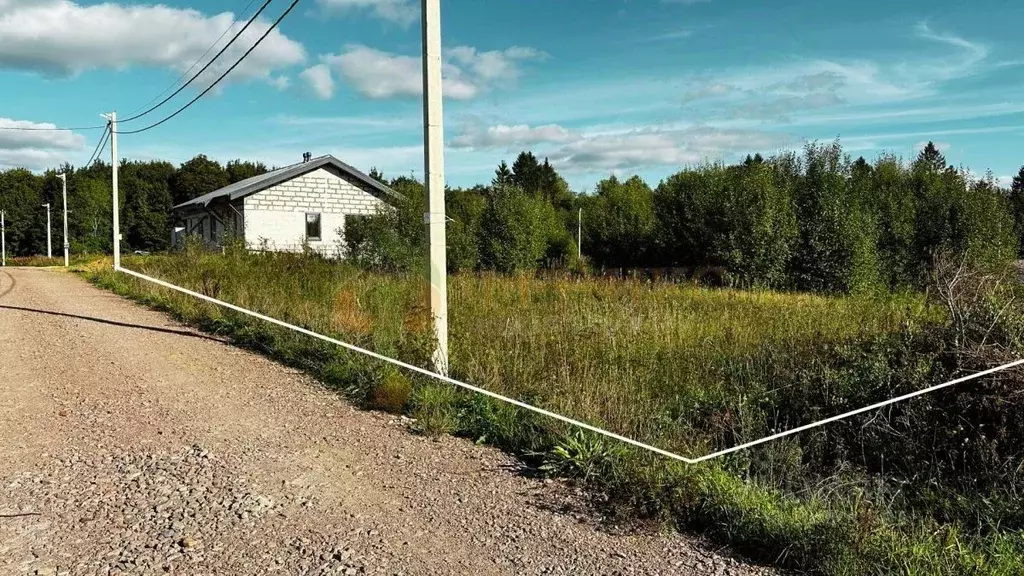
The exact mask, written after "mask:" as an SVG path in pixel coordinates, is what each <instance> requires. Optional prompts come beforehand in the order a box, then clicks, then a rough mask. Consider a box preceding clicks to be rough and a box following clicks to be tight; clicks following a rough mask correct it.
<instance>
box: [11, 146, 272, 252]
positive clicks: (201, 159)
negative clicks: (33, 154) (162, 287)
mask: <svg viewBox="0 0 1024 576" xmlns="http://www.w3.org/2000/svg"><path fill="white" fill-rule="evenodd" d="M267 170H268V169H267V167H266V166H265V165H263V164H262V163H260V162H249V161H243V160H234V161H231V162H228V163H227V164H226V165H222V164H220V163H219V162H217V161H214V160H211V159H209V158H207V157H206V156H203V155H199V156H196V157H195V158H193V159H191V160H189V161H188V162H185V163H184V164H182V165H180V166H177V167H176V166H174V165H173V164H171V163H169V162H162V161H147V162H141V161H131V162H129V161H123V162H122V163H121V165H120V166H119V167H118V188H119V190H120V192H121V194H120V201H121V234H122V236H123V237H124V244H123V245H122V248H123V249H128V250H145V251H160V250H166V249H168V248H169V247H170V240H171V237H170V236H171V226H172V225H173V224H174V221H173V216H172V214H171V207H173V206H175V205H176V204H180V203H182V202H185V201H187V200H190V199H192V198H195V197H196V196H201V195H202V194H206V193H207V192H211V191H213V190H216V189H218V188H222V187H224V186H227V185H229V184H232V183H234V182H238V181H240V180H244V179H246V178H249V177H252V176H256V175H259V174H263V173H266V172H267ZM61 173H64V174H67V175H68V178H67V186H68V194H67V195H68V206H67V208H68V236H69V238H70V240H71V242H70V244H71V251H72V252H75V253H110V252H112V251H113V232H112V230H111V214H112V210H111V200H112V199H111V193H110V191H111V167H110V164H108V163H104V162H102V161H96V162H95V163H93V164H92V165H90V166H83V167H79V168H75V167H73V166H71V165H70V164H65V165H63V166H61V167H59V168H55V169H51V170H47V171H45V172H44V173H42V174H33V173H32V172H30V171H28V170H25V169H13V170H7V171H0V210H3V211H4V212H5V215H6V224H7V250H8V253H9V254H11V255H14V256H30V255H37V254H45V253H46V209H45V208H44V207H43V205H44V204H46V203H49V204H50V206H51V210H52V215H51V218H52V244H53V247H54V252H55V253H56V252H58V251H59V250H58V249H57V247H58V246H63V244H64V237H63V235H64V230H63V223H62V221H61V219H62V217H63V216H62V212H63V208H64V206H63V200H62V190H61V181H60V179H59V178H58V177H57V175H58V174H61Z"/></svg>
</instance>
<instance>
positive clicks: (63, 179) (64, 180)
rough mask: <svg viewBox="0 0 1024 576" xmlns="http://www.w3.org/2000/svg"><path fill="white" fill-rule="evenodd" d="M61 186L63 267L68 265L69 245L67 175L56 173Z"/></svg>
mask: <svg viewBox="0 0 1024 576" xmlns="http://www.w3.org/2000/svg"><path fill="white" fill-rule="evenodd" d="M57 176H58V177H59V178H60V181H61V184H62V187H61V191H62V194H63V196H64V267H65V268H67V267H68V248H70V247H71V245H70V244H68V175H67V174H58V175H57Z"/></svg>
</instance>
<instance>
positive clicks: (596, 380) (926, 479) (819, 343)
mask: <svg viewBox="0 0 1024 576" xmlns="http://www.w3.org/2000/svg"><path fill="white" fill-rule="evenodd" d="M187 164H188V166H185V165H183V166H182V167H181V168H180V169H178V171H171V172H168V174H170V175H169V176H167V177H166V178H165V180H164V182H165V184H164V185H163V186H167V187H168V188H167V189H168V190H170V187H173V186H179V185H182V186H184V185H185V184H188V185H195V187H197V188H202V186H200V183H202V182H206V181H207V180H210V179H209V178H206V179H204V178H203V177H200V176H201V175H203V174H205V175H206V176H209V175H210V174H214V173H216V169H215V168H219V166H211V164H210V162H209V161H207V160H205V159H203V161H202V162H200V161H198V159H197V160H194V161H192V162H191V163H187ZM239 166H240V165H238V164H236V165H235V167H236V168H238V167H239ZM136 168H138V169H139V170H141V169H142V167H141V165H140V166H136ZM221 170H223V169H222V168H221ZM371 175H372V176H373V177H375V178H378V179H380V180H382V181H384V177H383V175H382V174H380V173H379V172H377V171H372V173H371ZM214 180H216V179H214ZM210 181H213V180H210ZM216 181H217V182H219V181H220V180H216ZM140 182H141V180H140ZM153 182H154V181H148V184H147V186H146V188H145V189H146V190H147V191H146V192H145V194H142V193H140V192H138V191H134V192H133V191H131V190H130V191H128V192H127V193H126V194H125V195H124V196H125V197H126V198H127V200H126V203H127V204H126V206H125V207H124V208H123V210H125V211H128V212H129V213H132V212H131V211H132V210H136V211H137V212H135V213H136V214H138V215H142V214H150V215H152V214H154V212H152V211H151V212H144V211H141V210H142V208H143V207H142V206H141V205H140V204H138V202H139V201H138V200H132V198H133V197H135V195H139V196H141V197H146V194H150V195H153V194H156V193H157V192H158V191H159V190H163V188H161V187H160V186H161V185H159V184H158V183H157V184H154V183H153ZM157 182H159V181H157ZM387 183H388V184H389V185H390V186H392V187H393V188H394V189H396V190H397V191H399V192H400V193H402V195H403V196H404V197H405V198H406V201H405V202H403V203H401V204H399V205H398V206H395V207H393V208H389V209H385V210H383V211H382V212H381V213H379V214H377V215H375V216H370V217H360V218H349V219H348V220H347V221H346V230H345V239H346V242H345V244H344V245H341V246H338V247H337V251H338V252H339V253H340V254H343V255H345V256H346V257H347V260H346V261H332V260H327V259H324V258H322V257H320V256H317V255H314V254H312V253H308V254H273V253H262V254H253V253H249V252H247V251H246V250H245V249H244V247H242V246H241V245H238V244H233V243H228V244H227V245H226V247H225V250H224V251H223V253H218V254H214V253H210V252H207V251H205V250H203V249H201V248H200V247H199V245H198V244H191V243H190V244H189V245H188V246H186V248H185V249H184V250H183V251H180V252H176V253H172V254H161V255H155V256H148V257H134V256H130V257H125V259H124V265H125V266H127V267H129V268H132V269H134V270H137V271H140V272H143V273H146V274H149V275H152V276H155V277H159V278H162V279H165V280H167V281H170V282H173V283H175V284H177V285H180V286H183V287H186V288H190V289H192V290H195V291H199V292H201V293H204V294H207V295H209V296H212V297H215V298H219V299H221V300H225V301H228V302H232V303H234V304H237V305H239V306H243V307H246V308H249V309H252V310H255V311H258V312H261V313H264V314H267V315H270V316H273V317H275V318H279V319H282V320H285V321H288V322H291V323H294V324H298V325H302V326H305V327H307V328H309V329H312V330H315V331H317V332H321V333H324V334H329V335H332V336H335V337H337V338H339V339H343V340H345V341H348V342H352V343H354V344H358V345H360V346H363V347H366V348H369V349H372V350H375V351H377V352H380V353H382V354H386V355H389V356H392V357H395V358H399V359H402V360H405V361H407V362H411V363H415V364H417V365H421V366H425V367H428V366H429V365H430V362H429V357H430V353H431V350H432V348H433V342H432V339H431V338H432V336H431V326H430V323H431V319H430V313H429V310H428V308H427V306H428V304H427V303H428V297H427V285H426V282H425V281H424V279H423V273H422V271H423V270H425V269H426V263H425V260H424V257H425V255H426V234H425V232H426V230H425V227H424V226H423V223H422V222H423V221H422V214H423V212H424V210H425V197H424V193H423V187H422V185H420V183H418V182H416V181H415V180H412V179H410V178H406V177H399V178H394V179H392V180H390V181H388V182H387ZM136 186H141V183H137V184H136ZM202 191H204V192H205V191H208V190H205V189H204V190H202ZM176 194H177V193H176ZM133 202H135V204H132V203H133ZM448 207H449V215H450V216H451V218H452V221H451V222H450V224H449V226H448V258H449V267H450V269H451V272H452V273H453V276H452V278H451V281H450V288H449V300H450V307H451V308H450V310H451V318H450V328H451V340H450V346H451V372H452V375H453V376H454V377H456V378H459V379H462V380H465V381H467V382H471V383H473V384H477V385H479V386H482V387H484V388H487V389H489V390H493V391H495V392H500V393H503V394H506V395H509V396H512V397H515V398H518V399H520V400H523V401H527V402H530V403H532V404H535V405H538V406H541V407H544V408H547V409H549V410H554V411H557V412H560V413H562V414H565V415H568V416H572V417H574V418H578V419H582V420H585V421H587V422H590V423H593V424H595V425H598V426H602V427H605V428H607V429H609V430H612V431H614V432H618V433H620V434H625V435H628V436H630V437H633V438H636V439H638V440H641V441H644V442H647V443H650V444H652V445H655V446H659V447H661V448H664V449H666V450H671V451H673V452H677V453H681V454H684V455H688V456H700V455H703V454H707V453H709V452H713V451H716V450H719V449H723V448H727V447H730V446H736V445H738V444H741V443H743V442H745V441H749V440H753V439H757V438H761V437H764V436H766V435H769V434H772V433H774V432H779V431H782V430H786V429H791V428H793V427H796V426H799V425H801V424H806V423H809V422H812V421H815V420H819V419H821V418H825V417H828V416H831V415H835V414H839V413H842V412H845V411H847V410H851V409H854V408H857V407H861V406H865V405H868V404H871V403H873V402H876V401H880V400H884V399H887V398H891V397H893V396H896V395H899V394H902V393H906V392H910V391H913V390H918V389H921V388H924V387H927V386H930V385H934V384H939V383H942V382H946V381H948V380H950V379H952V378H956V377H958V376H962V375H966V374H970V373H972V372H977V371H980V370H983V369H986V368H990V367H994V366H997V365H999V364H1002V363H1005V362H1007V361H1010V360H1013V359H1016V358H1020V357H1022V355H1024V354H1022V352H1024V350H1022V341H1024V305H1021V304H1020V300H1021V297H1022V296H1024V294H1022V289H1021V284H1020V281H1019V278H1018V276H1017V273H1016V271H1015V270H1014V269H1013V268H1012V267H1011V266H1010V262H1011V261H1012V260H1014V259H1015V258H1016V257H1017V255H1018V254H1019V251H1020V247H1021V238H1022V234H1024V170H1022V175H1021V176H1020V177H1019V178H1018V179H1017V180H1015V181H1014V183H1013V187H1012V189H1011V190H1009V191H1007V190H1003V189H1000V188H999V187H998V186H997V185H996V184H995V182H994V181H993V179H992V178H990V177H984V178H974V177H972V176H971V175H970V173H968V172H967V171H965V170H962V169H957V168H954V167H951V166H949V165H948V164H947V162H946V160H945V158H943V157H942V155H941V154H940V153H939V151H938V150H937V149H936V148H935V147H934V146H932V145H929V146H927V147H926V148H925V149H924V150H923V151H922V152H921V154H920V155H919V156H918V157H917V158H916V159H915V160H914V161H912V162H909V163H905V162H903V161H902V160H901V159H899V158H896V157H891V156H882V157H880V158H878V159H876V160H875V161H874V162H868V161H867V160H865V159H863V158H861V159H858V160H852V159H850V158H848V157H847V156H846V155H844V154H843V152H842V149H841V147H840V146H839V144H838V143H832V144H826V145H820V144H809V145H808V146H807V147H806V149H805V150H804V152H803V154H790V153H786V154H779V155H777V156H774V157H770V158H764V157H761V156H760V155H757V156H752V157H748V158H747V160H746V161H745V162H742V163H740V164H736V165H732V166H726V165H717V164H716V165H706V166H699V167H693V168H687V169H685V170H682V171H681V172H679V173H677V174H675V175H672V176H670V177H668V178H667V179H665V180H664V181H662V182H661V183H659V184H658V186H657V187H654V188H652V187H650V186H649V185H648V184H647V183H646V182H644V181H643V180H642V179H640V178H636V177H634V178H629V179H625V180H620V179H618V178H614V177H612V178H608V179H606V180H604V181H602V182H600V183H599V184H598V185H597V187H596V190H595V191H594V193H593V194H577V193H574V192H572V191H571V190H569V188H568V186H567V185H566V183H565V181H564V180H563V179H562V178H561V177H560V176H559V175H558V173H557V172H556V171H555V170H554V168H553V167H552V166H551V165H550V164H549V163H548V162H547V161H543V162H541V161H539V160H538V159H537V158H535V157H534V156H533V155H532V154H530V153H528V152H524V153H523V154H520V155H519V157H518V158H517V159H516V161H515V162H514V163H513V164H512V166H508V165H506V164H505V163H504V162H503V163H502V164H501V165H500V166H499V167H498V169H497V170H496V172H495V176H494V180H493V181H492V182H491V183H490V184H489V185H481V186H476V187H473V188H470V189H453V190H449V191H448ZM581 209H582V211H583V218H582V228H583V238H582V243H583V256H582V257H581V256H580V255H579V254H577V253H576V251H575V248H574V241H575V238H574V234H575V230H576V225H577V218H578V217H579V213H580V210H581ZM125 221H126V222H127V224H126V226H128V227H129V230H135V232H133V233H130V234H127V235H126V236H127V237H128V238H129V240H128V245H129V247H131V248H134V249H140V248H141V249H147V250H148V249H159V248H160V246H161V245H160V244H159V242H164V240H158V235H157V234H156V232H153V234H152V238H153V241H152V242H151V243H150V244H151V245H150V244H146V243H145V242H142V241H141V240H138V239H139V238H143V237H146V235H147V234H149V233H150V232H147V230H150V228H151V227H149V226H148V225H146V224H145V222H146V219H145V218H142V217H141V216H140V217H139V218H135V219H133V218H127V217H126V218H125ZM152 230H156V231H159V233H160V234H164V233H165V231H164V230H160V229H159V228H157V227H153V228H152ZM132 234H135V235H136V236H137V238H136V240H132V239H131V238H132V237H133V236H132ZM106 237H107V238H109V231H108V233H107V236H106ZM99 241H101V240H100V237H97V242H99ZM140 242H141V243H140ZM623 268H629V269H633V270H634V271H635V269H637V268H648V269H658V268H661V269H665V268H679V269H684V270H685V271H686V272H685V273H684V274H683V276H684V277H687V278H689V280H686V281H683V282H678V283H666V282H657V281H655V282H650V281H644V280H639V279H619V278H615V279H610V278H606V277H604V276H607V275H609V273H610V275H613V276H620V275H622V274H623V273H624V272H623V271H622V270H621V269H623ZM81 270H82V271H83V273H84V274H85V275H87V276H88V277H89V278H90V279H92V280H93V281H94V282H96V283H97V284H99V285H101V286H103V287H106V288H109V289H111V290H114V291H116V292H118V293H120V294H123V295H126V296H129V297H132V298H135V299H137V300H139V301H141V302H143V303H146V304H148V305H150V306H154V307H157V308H159V309H162V310H166V311H168V312H170V313H172V314H173V315H175V316H177V317H178V318H180V319H182V320H183V321H185V322H188V323H191V324H193V325H196V326H199V327H201V328H203V329H204V330H208V331H211V332H216V333H219V334H222V335H225V336H228V337H230V338H232V339H233V340H234V341H235V342H237V343H238V344H240V345H243V346H246V347H249V348H251V349H254V350H258V351H261V352H263V353H266V354H268V355H271V356H273V357H275V358H277V359H278V360H280V361H283V362H286V363H288V364H290V365H293V366H296V367H299V368H302V369H304V370H306V371H308V372H310V373H312V374H314V375H315V376H317V377H318V378H319V379H320V380H322V381H323V382H325V383H326V384H327V385H329V386H332V387H334V388H336V389H337V390H339V391H341V392H343V393H345V394H346V395H348V396H349V397H351V398H353V399H354V400H355V401H357V402H360V403H361V404H363V405H364V406H367V407H369V408H375V409H381V410H387V411H391V412H395V413H405V414H409V415H411V416H412V417H413V418H415V420H416V426H417V427H418V428H419V430H420V431H421V432H422V433H424V434H442V433H447V434H457V435H460V436H464V437H467V438H470V439H472V440H474V441H480V442H487V443H490V444H493V445H495V446H498V447H500V448H502V449H505V450H508V451H510V452H513V453H515V454H517V455H519V456H520V457H522V458H523V459H524V460H525V461H526V462H528V463H530V464H531V465H533V466H535V467H536V468H537V469H538V470H540V471H542V472H544V473H546V474H550V475H553V476H561V477H569V478H574V479H576V480H577V481H579V482H581V483H582V484H585V485H586V486H588V487H589V488H590V489H591V491H592V493H593V494H594V497H595V500H596V501H597V502H599V503H600V504H601V505H602V506H604V507H606V508H607V510H608V511H609V513H614V514H616V515H618V516H620V517H622V518H655V519H658V520H661V521H665V522H668V523H671V524H673V525H675V526H677V527H679V528H681V529H684V530H692V531H696V532H700V533H702V534H706V535H707V536H709V537H711V538H713V539H715V540H717V541H719V542H722V543H726V544H729V545H731V546H733V547H735V548H737V549H738V550H741V551H743V552H746V553H748V554H751V555H753V556H755V557H758V558H760V559H763V560H766V561H770V562H774V563H777V564H779V565H781V566H786V567H793V568H798V569H805V570H809V571H812V572H817V573H823V574H830V575H854V574H893V573H900V574H949V575H952V574H993V575H1002V574H1007V575H1009V574H1020V573H1024V508H1022V505H1021V503H1020V494H1021V491H1022V490H1024V477H1022V474H1021V473H1022V471H1024V406H1022V404H1024V396H1022V393H1021V391H1022V389H1024V388H1022V385H1024V376H1022V372H1021V371H1020V370H1011V371H1006V372H1001V373H998V374H995V375H991V376H988V377H985V378H982V379H979V380H976V381H971V382H969V383H964V384H962V385H959V386H956V387H953V388H947V389H943V390H941V391H937V392H935V393H933V394H929V395H927V396H924V397H920V398H915V399H913V400H910V401H907V402H904V403H900V404H897V405H893V406H890V407H888V408H886V409H884V410H879V411H876V412H873V413H868V414H863V415H861V416H859V417H855V418H851V419H849V420H846V421H843V422H838V423H834V424H831V425H829V426H826V427H822V428H817V429H815V430H812V431H808V432H805V433H801V434H798V435H795V436H790V437H787V438H784V439H780V440H777V441H773V442H770V443H767V444H764V445H761V446H758V447H755V448H753V449H750V450H745V451H741V452H737V453H733V454H730V455H728V456H726V457H723V458H720V459H716V460H713V461H709V462H706V463H703V464H700V465H694V466H687V465H684V464H681V463H677V462H673V461H669V460H667V459H665V458H661V457H656V456H654V455H651V454H649V453H646V452H644V451H640V450H635V449H632V448H630V447H627V446H623V445H621V444H619V443H616V442H610V441H608V440H605V439H604V438H602V437H599V436H595V435H592V434H589V433H584V432H580V431H578V430H575V429H572V428H570V427H567V426H564V425H562V424H560V423H558V422H554V421H551V420H549V419H545V418H541V417H538V416H535V415H533V414H532V413H528V412H525V411H522V410H519V409H516V408H513V407H509V406H506V405H503V404H501V403H497V402H495V401H491V400H488V399H486V398H482V397H479V396H476V395H472V394H468V393H464V392H462V391H460V390H458V389H453V388H452V387H450V386H447V385H443V384H440V383H437V382H434V381H431V380H429V379H425V378H420V377H412V376H410V375H409V374H408V373H404V372H402V371H400V370H398V369H395V368H393V367H390V366H387V365H382V364H381V363H379V362H376V361H372V360H370V359H367V358H364V357H360V356H358V355H354V354H351V353H348V352H345V351H344V350H341V349H338V348H335V347H333V346H330V345H327V344H325V343H322V342H319V341H316V340H313V339H310V338H306V337H303V336H301V335H298V334H295V333H292V332H289V331H286V330H282V329H278V328H274V327H273V326H269V325H266V324H264V323H261V322H258V321H254V320H252V319H250V318H249V317H246V316H244V315H239V314H236V313H232V312H230V311H225V310H222V309H220V308H218V307H216V306H212V305H208V304H205V303H203V302H201V301H197V300H195V299H192V298H188V297H185V296H181V295H179V294H177V293H174V292H172V291H168V290H165V289H162V288H159V287H157V286H155V285H151V284H148V283H145V282H140V281H137V280H135V279H133V278H131V277H129V276H127V275H118V274H114V273H113V272H112V271H111V270H110V263H109V261H105V262H102V261H101V262H97V263H95V264H92V265H88V266H85V267H82V268H81ZM709 284H714V285H716V286H719V287H717V288H710V287H708V285H709Z"/></svg>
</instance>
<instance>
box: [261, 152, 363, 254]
mask: <svg viewBox="0 0 1024 576" xmlns="http://www.w3.org/2000/svg"><path fill="white" fill-rule="evenodd" d="M381 204H382V202H381V201H380V200H378V199H377V198H376V197H375V196H373V195H372V194H370V193H369V192H368V191H367V189H366V186H365V185H363V184H362V183H359V182H356V181H354V180H348V179H347V178H344V177H341V176H339V175H337V174H334V173H333V172H332V171H329V170H327V169H325V168H320V169H318V170H315V171H313V172H310V173H309V174H306V175H304V176H300V177H298V178H295V179H292V180H289V181H287V182H284V183H281V184H278V185H277V186H274V187H272V188H268V189H266V190H264V191H262V192H257V193H256V194H253V195H252V196H249V197H248V198H246V199H245V241H246V243H247V244H248V245H249V247H250V248H259V247H260V243H261V239H266V242H267V246H268V247H269V248H270V249H271V250H276V251H280V252H298V251H301V250H302V239H303V237H304V236H305V235H306V213H307V212H315V213H319V214H320V234H321V239H320V240H319V241H314V240H311V241H310V242H309V244H310V247H311V248H313V249H314V250H317V251H319V252H320V253H322V254H324V255H327V256H337V255H338V248H339V246H340V244H341V240H342V236H341V234H340V233H339V231H342V230H344V228H345V215H347V214H353V215H364V214H365V215H370V214H376V213H377V207H378V206H379V205H381Z"/></svg>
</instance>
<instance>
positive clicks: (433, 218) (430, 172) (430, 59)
mask: <svg viewBox="0 0 1024 576" xmlns="http://www.w3.org/2000/svg"><path fill="white" fill-rule="evenodd" d="M422 8H423V18H422V20H423V144H424V146H423V152H424V167H425V169H426V175H425V176H426V177H425V178H424V181H425V184H426V187H427V222H428V226H429V232H430V311H431V312H432V313H433V316H434V334H435V336H436V337H437V349H436V350H435V351H434V370H435V371H436V372H438V373H439V374H448V264H447V255H446V238H445V222H446V217H445V207H444V112H443V108H444V106H443V103H442V90H441V0H423V3H422Z"/></svg>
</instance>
